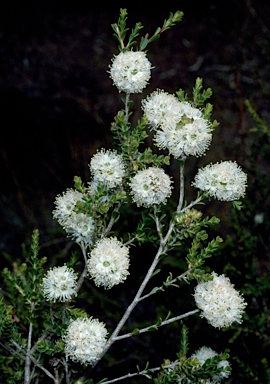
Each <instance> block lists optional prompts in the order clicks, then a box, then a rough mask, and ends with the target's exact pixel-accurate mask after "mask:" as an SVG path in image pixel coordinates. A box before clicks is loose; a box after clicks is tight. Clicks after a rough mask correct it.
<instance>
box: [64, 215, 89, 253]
mask: <svg viewBox="0 0 270 384" xmlns="http://www.w3.org/2000/svg"><path fill="white" fill-rule="evenodd" d="M63 227H64V229H65V230H66V232H67V234H68V235H69V236H70V237H71V238H72V239H73V240H75V241H76V242H77V243H83V244H84V245H86V246H87V245H90V244H92V242H93V235H94V232H95V221H94V219H93V217H92V216H89V215H87V214H85V213H82V212H78V213H77V212H73V213H72V215H70V216H69V218H68V219H67V220H66V222H65V223H64V224H63Z"/></svg>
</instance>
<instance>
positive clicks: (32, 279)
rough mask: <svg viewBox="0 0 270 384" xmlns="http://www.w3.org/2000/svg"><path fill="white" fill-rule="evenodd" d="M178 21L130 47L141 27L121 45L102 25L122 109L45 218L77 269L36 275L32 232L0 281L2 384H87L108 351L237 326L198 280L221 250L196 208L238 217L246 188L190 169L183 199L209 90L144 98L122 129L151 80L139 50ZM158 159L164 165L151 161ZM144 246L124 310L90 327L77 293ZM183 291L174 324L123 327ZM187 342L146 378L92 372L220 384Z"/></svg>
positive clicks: (215, 369) (224, 371)
mask: <svg viewBox="0 0 270 384" xmlns="http://www.w3.org/2000/svg"><path fill="white" fill-rule="evenodd" d="M182 16H183V14H182V12H180V11H178V12H176V13H175V14H172V13H171V14H170V15H169V18H168V20H165V21H164V24H163V26H162V27H161V28H157V29H156V31H155V33H154V34H153V35H152V36H150V35H149V34H146V35H145V36H141V38H140V39H138V37H139V32H140V29H141V28H142V26H141V24H140V23H137V24H136V25H135V27H134V28H133V29H132V31H131V33H130V35H129V36H128V37H127V32H128V29H127V28H126V19H127V12H126V10H125V9H121V10H120V17H119V20H118V22H117V23H116V24H113V30H114V32H115V37H116V38H117V41H118V43H119V51H120V52H119V54H118V55H115V57H114V58H113V59H112V63H111V65H110V66H109V71H108V72H109V74H110V77H111V79H112V82H113V85H114V86H116V87H117V89H118V91H119V92H120V93H124V95H122V96H123V102H124V107H123V109H122V110H120V111H119V112H118V113H117V115H116V117H115V120H114V122H113V123H112V125H111V132H112V135H113V138H114V143H115V148H114V149H111V150H110V149H109V150H108V149H105V148H101V149H100V150H99V151H98V152H97V153H96V154H95V155H94V156H93V157H92V159H91V160H90V163H89V170H90V177H89V181H87V182H86V183H84V182H83V181H82V180H81V179H80V178H79V177H77V176H76V177H75V178H74V187H73V188H71V187H70V188H69V189H68V190H67V191H65V192H63V193H62V194H60V195H58V196H56V198H55V209H54V210H53V217H54V218H55V219H56V220H57V221H58V223H59V225H60V226H61V227H62V229H63V230H64V231H65V233H66V235H67V236H69V237H71V239H73V240H74V242H76V243H77V245H78V248H79V250H80V258H76V256H74V257H71V258H70V260H67V261H66V264H64V266H60V267H58V266H55V267H53V268H51V269H50V270H49V271H47V272H45V271H44V269H43V266H44V263H45V261H46V260H45V258H40V257H39V256H38V253H39V244H38V243H39V238H38V231H37V230H36V231H34V233H33V237H32V245H31V249H30V251H29V252H28V253H27V254H26V261H25V263H22V264H21V265H19V266H17V268H16V270H14V271H13V272H11V271H9V270H8V269H5V270H4V271H3V278H4V283H5V287H6V288H5V289H6V292H7V295H6V297H5V300H4V298H3V297H1V302H0V310H1V315H2V316H1V320H0V333H1V347H2V350H3V354H2V357H1V365H2V371H3V375H4V377H5V380H6V382H7V383H16V382H24V384H29V383H30V382H34V381H35V382H39V381H40V380H43V381H44V380H45V381H46V382H47V381H48V380H51V381H52V382H53V383H57V384H59V383H63V382H65V383H67V384H71V383H74V382H76V383H82V382H84V383H93V380H92V376H91V375H92V370H93V369H94V368H95V366H96V364H98V363H99V361H100V360H101V359H102V358H103V356H105V354H106V353H107V351H109V350H110V348H111V346H112V345H113V344H114V343H116V342H117V341H119V340H123V339H127V338H131V337H135V336H136V335H140V334H143V333H147V332H149V331H159V328H160V327H163V326H165V325H169V324H171V323H174V322H178V321H180V320H183V319H187V318H188V317H190V316H197V317H199V315H200V316H201V317H205V318H206V320H207V321H208V322H209V323H210V324H211V325H213V326H214V327H218V328H222V327H229V326H230V325H231V324H233V323H241V322H242V315H243V312H244V308H245V307H246V303H245V301H244V298H243V297H242V296H241V295H240V294H239V293H238V291H237V290H236V289H235V288H234V286H233V284H232V283H231V282H230V281H229V279H228V278H226V277H225V276H224V275H222V276H218V275H217V274H216V273H215V272H212V273H209V268H208V269H207V268H205V266H204V263H205V260H206V259H207V258H209V257H211V256H212V255H213V254H214V253H215V252H216V251H217V249H218V247H219V245H220V243H221V242H222V239H221V238H220V237H219V236H217V237H216V238H214V239H212V240H210V241H208V234H207V231H206V229H207V228H208V227H209V226H211V225H215V224H217V223H218V222H219V220H218V219H217V218H216V217H212V218H209V217H204V216H203V213H202V212H201V211H198V210H197V209H195V206H197V205H199V204H202V203H203V202H204V201H205V200H206V199H209V198H211V197H214V198H216V199H217V200H220V201H232V202H233V205H234V207H235V208H237V209H240V208H241V202H239V201H238V199H240V198H241V197H243V196H244V195H245V189H246V185H247V177H246V175H245V173H244V172H243V171H242V169H241V168H240V166H239V165H238V164H236V163H235V162H233V161H223V162H222V161H221V162H220V163H219V164H215V165H212V164H211V165H208V166H206V167H204V168H202V169H199V170H198V173H197V175H196V176H195V179H194V181H193V183H192V186H194V187H195V188H196V189H198V193H197V196H196V198H194V199H192V197H189V196H186V195H185V167H186V164H187V161H188V157H189V156H196V157H199V156H202V155H204V154H205V152H206V150H207V149H208V148H209V146H210V144H211V141H212V135H213V132H214V130H215V127H216V126H217V124H218V123H217V122H216V121H212V120H211V112H212V105H211V104H210V103H207V102H206V101H207V100H208V98H209V97H210V96H211V90H210V89H206V90H204V89H203V86H202V79H200V78H198V79H197V80H196V83H195V85H194V88H193V94H192V96H190V97H189V96H188V95H187V94H186V93H185V92H184V91H183V90H182V89H180V90H179V91H177V92H176V93H175V94H174V95H172V94H169V93H167V92H165V91H164V90H156V91H155V92H153V93H152V94H150V95H149V96H146V97H145V98H143V100H142V117H141V119H140V120H139V121H138V122H137V124H135V126H133V125H132V124H131V122H130V116H131V114H132V94H134V93H142V91H143V90H145V88H146V86H147V84H148V82H149V80H150V77H151V69H152V64H151V63H150V61H149V60H148V58H147V52H146V48H147V49H148V45H149V44H150V43H152V42H153V41H155V40H156V39H157V38H159V37H160V35H161V34H162V33H163V32H164V31H166V30H167V29H169V28H170V27H172V26H173V25H174V24H175V23H177V22H179V21H181V19H182ZM149 129H150V130H154V131H155V136H154V140H153V141H154V143H155V144H156V146H157V151H155V150H153V149H151V148H148V147H146V146H145V139H146V138H147V137H148V133H147V131H148V130H149ZM158 149H162V150H164V151H166V153H167V154H157V153H158ZM156 152H157V153H156ZM172 162H174V164H177V168H178V172H179V183H174V180H173V178H172V176H171V175H169V171H170V164H171V163H172ZM178 184H179V185H178ZM173 192H174V193H173ZM175 196H177V198H175ZM169 203H170V204H169ZM133 214H134V216H135V220H137V223H136V224H137V227H136V228H135V229H134V231H132V232H131V233H128V232H127V231H124V233H120V232H121V229H122V228H123V227H122V226H121V224H122V222H121V220H127V221H128V220H131V219H130V217H131V216H132V215H133ZM125 215H127V217H125ZM123 216H124V217H123ZM187 242H188V243H189V250H188V252H187V254H186V255H185V258H184V259H183V260H184V264H183V265H184V267H183V269H182V270H181V271H179V270H178V271H177V273H175V274H174V275H173V274H172V273H169V275H168V276H167V277H166V279H165V280H163V279H161V280H160V281H159V283H158V285H157V286H155V287H154V288H152V289H149V286H150V284H149V281H150V279H151V278H152V277H153V276H155V275H157V274H158V272H159V271H160V270H161V269H162V266H163V263H162V260H166V258H167V257H168V256H169V255H170V256H172V257H174V255H175V254H176V253H177V252H179V250H181V249H182V246H183V244H186V243H187ZM143 243H149V244H150V245H151V246H152V247H153V249H154V251H155V254H154V256H153V259H152V262H151V265H150V266H149V268H148V270H147V272H146V274H145V276H143V278H142V280H141V281H140V283H139V287H137V288H134V290H133V291H134V297H133V299H132V300H131V302H130V303H129V304H128V305H126V308H125V309H124V308H122V310H123V313H122V316H120V318H117V319H114V322H113V321H112V319H110V321H108V324H107V323H106V320H107V319H106V313H104V311H103V309H101V311H100V312H101V313H100V316H101V317H102V319H99V318H97V317H96V316H94V317H93V311H94V310H95V312H97V309H96V307H95V308H93V306H91V305H89V303H87V299H88V298H89V295H90V294H91V292H90V293H89V292H88V291H87V288H86V286H85V285H86V282H88V281H90V282H91V283H93V284H94V286H95V289H96V290H99V289H100V290H104V289H106V290H108V289H114V287H115V286H117V285H119V284H120V283H121V285H122V284H124V283H125V282H126V280H128V279H129V276H130V274H131V272H130V266H131V263H133V262H134V263H136V262H137V263H141V260H139V261H138V259H136V260H133V259H131V249H132V254H134V253H136V251H137V250H138V249H139V247H140V246H141V245H142V244H143ZM132 246H133V248H132ZM135 247H136V248H135ZM187 282H188V283H190V284H193V285H194V294H193V295H191V297H190V302H191V304H190V310H189V311H188V312H184V313H183V312H182V310H181V308H179V309H178V308H177V315H176V316H171V315H170V313H169V314H168V315H167V316H166V317H164V318H158V320H157V321H156V322H154V323H153V322H151V321H150V323H149V322H148V323H147V325H138V326H136V327H133V325H132V322H131V321H130V317H131V313H132V312H133V310H134V309H135V307H136V306H137V305H139V304H140V303H141V302H142V301H144V300H146V299H148V298H149V297H151V296H153V295H158V294H159V293H160V292H161V291H165V290H166V289H167V288H169V287H179V286H181V285H184V284H185V283H187ZM123 287H124V285H123ZM196 306H197V307H196ZM101 308H104V306H102V303H101ZM127 323H128V327H130V328H129V330H128V331H126V327H127ZM125 331H126V333H125ZM159 332H161V331H159ZM187 334H188V332H187V326H186V325H184V324H183V325H182V338H181V340H180V344H181V345H180V351H179V352H177V351H175V353H176V357H177V358H176V360H174V361H172V362H171V361H170V360H168V359H166V360H164V362H163V363H161V362H160V361H158V362H157V366H154V367H150V366H149V365H148V364H147V366H146V367H145V368H144V369H141V368H138V370H137V372H132V373H130V372H129V373H126V374H125V375H123V376H120V377H118V378H112V379H104V376H105V374H104V373H103V372H102V375H103V377H102V378H101V379H102V382H103V383H112V382H117V381H120V380H122V379H125V378H133V377H136V376H143V377H145V378H147V379H150V380H152V381H153V382H154V383H195V382H196V383H210V382H213V383H217V382H221V381H223V379H226V378H227V377H228V376H229V375H230V371H231V368H230V363H229V362H228V360H227V359H228V358H229V355H228V353H227V351H225V352H219V353H217V352H215V351H213V350H212V349H211V347H210V346H202V348H201V349H200V350H199V351H197V352H195V353H193V354H191V355H190V357H188V355H189V354H190V353H189V350H188V341H187V340H188V337H187ZM7 357H8V358H7ZM164 358H166V356H164ZM106 374H107V373H106ZM108 374H110V373H109V372H108Z"/></svg>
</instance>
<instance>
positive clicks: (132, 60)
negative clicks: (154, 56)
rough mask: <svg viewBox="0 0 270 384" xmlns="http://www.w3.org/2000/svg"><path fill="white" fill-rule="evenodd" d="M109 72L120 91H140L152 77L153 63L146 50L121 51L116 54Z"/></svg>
mask: <svg viewBox="0 0 270 384" xmlns="http://www.w3.org/2000/svg"><path fill="white" fill-rule="evenodd" d="M109 73H110V75H111V78H112V80H113V82H114V85H116V87H117V88H118V90H119V92H121V91H123V92H126V93H140V92H142V90H143V89H144V88H145V87H146V85H147V84H148V80H149V79H150V76H151V63H150V61H149V60H148V59H147V57H146V54H145V53H144V52H141V51H136V52H133V51H127V52H120V53H119V54H118V55H116V56H114V58H113V60H112V65H110V71H109Z"/></svg>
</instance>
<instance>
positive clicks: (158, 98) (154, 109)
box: [142, 90, 182, 129]
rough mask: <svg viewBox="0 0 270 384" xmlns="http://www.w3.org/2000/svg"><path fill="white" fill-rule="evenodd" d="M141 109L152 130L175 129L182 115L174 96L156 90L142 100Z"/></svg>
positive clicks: (179, 104) (179, 105)
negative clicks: (159, 128) (160, 128)
mask: <svg viewBox="0 0 270 384" xmlns="http://www.w3.org/2000/svg"><path fill="white" fill-rule="evenodd" d="M142 109H143V111H144V114H145V116H146V117H147V119H148V121H149V124H150V125H151V127H152V128H154V129H157V128H158V127H163V126H165V127H171V128H175V126H176V124H177V123H178V122H179V120H180V118H181V114H182V108H181V103H180V102H179V100H178V99H177V97H176V96H174V95H172V94H169V93H167V92H165V91H163V90H157V91H154V92H152V93H151V94H150V95H148V96H147V98H146V99H144V100H142Z"/></svg>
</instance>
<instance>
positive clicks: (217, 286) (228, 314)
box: [194, 272, 247, 328]
mask: <svg viewBox="0 0 270 384" xmlns="http://www.w3.org/2000/svg"><path fill="white" fill-rule="evenodd" d="M212 275H213V280H211V281H207V282H203V283H199V284H198V285H197V286H196V288H195V294H194V298H195V302H196V304H197V306H198V308H199V309H201V310H202V313H201V317H205V318H206V320H207V321H208V322H209V323H210V324H211V325H212V326H213V327H218V328H222V327H228V326H230V325H231V324H232V323H233V322H235V321H236V322H237V323H241V322H242V313H243V312H244V308H245V307H246V305H247V304H246V303H245V301H244V299H243V297H242V296H241V295H240V294H239V293H238V292H237V291H236V290H235V289H234V285H233V284H231V282H230V280H229V278H228V277H225V276H224V275H221V276H218V275H217V274H216V273H215V272H213V273H212Z"/></svg>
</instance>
